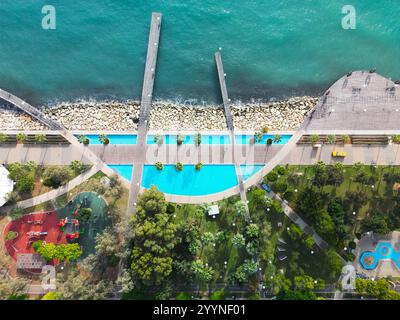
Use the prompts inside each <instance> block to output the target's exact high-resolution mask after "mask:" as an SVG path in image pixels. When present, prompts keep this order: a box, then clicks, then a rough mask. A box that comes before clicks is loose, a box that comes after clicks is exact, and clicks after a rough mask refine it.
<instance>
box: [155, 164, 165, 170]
mask: <svg viewBox="0 0 400 320" xmlns="http://www.w3.org/2000/svg"><path fill="white" fill-rule="evenodd" d="M163 167H164V166H163V164H162V163H161V162H156V168H157V170H160V171H161V170H162V169H163Z"/></svg>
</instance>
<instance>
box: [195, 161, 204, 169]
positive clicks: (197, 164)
mask: <svg viewBox="0 0 400 320" xmlns="http://www.w3.org/2000/svg"><path fill="white" fill-rule="evenodd" d="M195 168H196V170H197V171H200V170H201V168H203V164H202V163H201V162H199V163H196V165H195Z"/></svg>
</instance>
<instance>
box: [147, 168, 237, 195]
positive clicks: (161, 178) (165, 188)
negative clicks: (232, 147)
mask: <svg viewBox="0 0 400 320" xmlns="http://www.w3.org/2000/svg"><path fill="white" fill-rule="evenodd" d="M237 183H238V182H237V178H236V173H235V167H234V166H233V165H204V166H203V168H202V169H201V170H199V171H197V170H196V169H195V167H194V165H185V166H184V168H183V170H182V171H180V172H178V171H177V170H176V169H175V166H174V165H164V168H163V170H161V171H159V170H157V168H156V167H155V166H154V165H145V166H144V171H143V177H142V186H143V187H145V188H150V187H151V185H155V186H157V188H158V189H159V190H160V191H162V192H165V193H169V194H175V195H182V196H202V195H208V194H213V193H217V192H221V191H224V190H227V189H230V188H232V187H234V186H236V185H237Z"/></svg>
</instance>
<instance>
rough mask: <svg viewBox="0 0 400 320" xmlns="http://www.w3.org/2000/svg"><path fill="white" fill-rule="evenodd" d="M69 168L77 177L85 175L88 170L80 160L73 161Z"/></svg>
mask: <svg viewBox="0 0 400 320" xmlns="http://www.w3.org/2000/svg"><path fill="white" fill-rule="evenodd" d="M69 167H70V169H71V170H72V171H73V172H74V174H75V175H76V176H77V175H80V174H81V173H83V172H84V171H85V169H86V168H85V165H84V164H83V163H82V162H81V161H79V160H73V161H71V163H70V165H69Z"/></svg>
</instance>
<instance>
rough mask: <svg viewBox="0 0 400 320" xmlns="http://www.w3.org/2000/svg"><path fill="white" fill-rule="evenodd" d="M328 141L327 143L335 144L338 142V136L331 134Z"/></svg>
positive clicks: (327, 138)
mask: <svg viewBox="0 0 400 320" xmlns="http://www.w3.org/2000/svg"><path fill="white" fill-rule="evenodd" d="M326 141H327V142H328V143H330V144H333V143H335V142H336V136H335V135H334V134H329V135H328V136H327V137H326Z"/></svg>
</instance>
